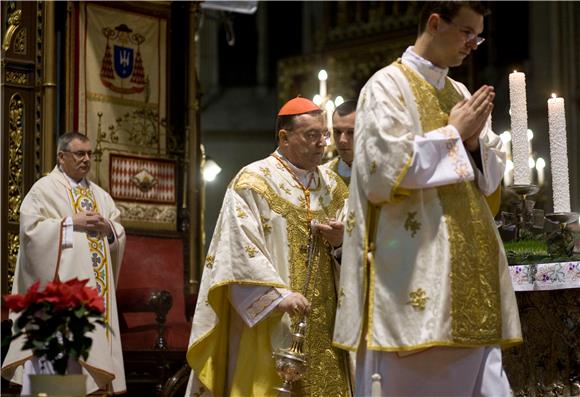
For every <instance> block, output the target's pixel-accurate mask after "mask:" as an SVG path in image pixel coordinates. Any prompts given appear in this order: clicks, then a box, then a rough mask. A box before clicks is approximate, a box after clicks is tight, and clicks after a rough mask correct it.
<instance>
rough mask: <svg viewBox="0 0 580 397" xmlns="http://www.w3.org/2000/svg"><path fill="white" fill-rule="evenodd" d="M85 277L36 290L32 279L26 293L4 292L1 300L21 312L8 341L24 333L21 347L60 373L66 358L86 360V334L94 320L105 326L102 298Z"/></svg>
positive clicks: (67, 360)
mask: <svg viewBox="0 0 580 397" xmlns="http://www.w3.org/2000/svg"><path fill="white" fill-rule="evenodd" d="M88 281H89V280H88V279H87V280H79V279H76V278H75V279H72V280H69V281H66V282H64V283H63V282H60V281H58V280H57V281H53V282H50V283H48V284H47V285H46V287H45V288H44V290H42V291H39V288H40V282H39V281H37V282H36V283H34V284H33V285H32V286H31V287H30V288H29V289H28V291H27V292H26V294H14V295H6V296H4V304H5V305H6V306H7V307H8V308H9V309H10V310H12V311H14V312H16V313H21V314H20V316H19V317H18V318H17V319H16V322H15V324H14V334H13V335H12V336H11V337H10V338H9V340H10V341H12V340H14V339H16V338H19V337H20V336H22V335H24V338H25V339H24V345H23V347H22V349H23V350H27V349H31V350H32V352H33V354H34V355H35V356H36V357H38V358H39V359H40V358H42V359H45V360H47V361H49V362H50V363H52V366H53V368H54V370H55V372H56V373H58V374H61V375H64V374H66V370H67V367H68V362H69V359H73V360H78V359H80V358H82V359H84V360H86V359H87V358H88V356H89V350H90V348H91V345H92V343H93V341H92V339H91V338H89V337H87V334H88V333H89V332H91V331H93V330H94V329H95V326H96V325H95V324H101V325H103V326H105V327H108V325H107V324H106V322H105V320H104V314H103V313H104V312H105V306H104V302H103V298H102V297H101V296H99V293H98V291H97V289H96V288H93V287H88V286H87V285H86V284H87V282H88Z"/></svg>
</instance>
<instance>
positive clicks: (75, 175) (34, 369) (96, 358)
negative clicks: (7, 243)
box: [2, 132, 126, 395]
mask: <svg viewBox="0 0 580 397" xmlns="http://www.w3.org/2000/svg"><path fill="white" fill-rule="evenodd" d="M57 151H58V152H57V160H58V165H57V166H56V167H55V168H54V169H53V170H52V172H51V173H50V174H48V175H47V176H45V177H42V178H41V179H39V180H38V181H37V182H36V183H35V184H34V185H33V186H32V188H31V189H30V191H29V192H28V194H27V195H26V197H25V198H24V200H23V201H22V205H21V207H20V250H19V252H18V259H17V263H16V269H15V274H14V285H13V288H12V292H13V293H18V294H23V293H25V292H26V290H27V289H28V287H30V286H31V285H32V284H33V283H34V282H35V281H37V280H40V282H41V288H42V287H43V286H44V285H45V284H46V283H48V282H50V281H53V280H55V279H59V280H60V281H63V282H64V281H67V280H70V279H73V278H79V279H89V283H88V285H89V286H92V287H96V288H97V289H98V291H99V294H100V295H101V296H102V297H103V300H104V303H105V321H106V322H107V323H108V324H109V326H110V327H111V329H110V330H106V329H105V327H102V326H100V325H97V326H96V329H95V331H93V332H92V333H91V334H89V335H88V336H89V337H91V338H92V340H93V343H92V347H91V349H90V352H89V357H88V359H87V360H86V361H83V360H81V361H80V362H79V363H78V364H76V363H74V364H71V365H69V368H68V373H83V374H85V375H88V376H87V378H86V379H87V392H88V393H92V392H95V391H98V390H104V391H107V392H112V393H122V392H124V391H125V390H126V386H125V371H124V367H123V354H122V350H121V335H120V331H119V323H118V318H117V304H116V299H115V285H116V282H117V277H118V275H119V269H120V266H121V261H122V258H123V252H124V249H125V230H124V229H123V226H121V224H120V223H119V217H120V212H119V210H118V209H117V208H116V207H115V203H114V202H113V199H112V198H111V196H110V195H109V194H108V193H107V192H105V191H104V190H103V189H102V188H100V187H99V186H97V185H96V184H94V183H93V182H91V181H89V180H88V179H87V175H88V173H89V171H90V168H91V155H92V151H91V142H90V141H89V139H88V138H87V137H86V136H85V135H82V134H79V133H76V132H69V133H66V134H64V135H62V136H61V137H60V138H59V140H58V145H57ZM10 317H11V318H12V319H13V320H14V319H15V318H16V317H17V314H15V313H11V314H10ZM22 344H23V338H22V337H20V338H18V339H15V340H14V341H12V343H11V345H10V348H9V350H8V353H7V356H6V359H5V360H4V363H3V364H2V376H3V377H5V378H6V379H9V380H11V381H13V382H15V383H18V384H21V385H22V394H23V395H24V394H26V395H28V394H30V383H29V378H28V375H31V374H42V373H54V370H53V369H52V367H51V365H50V363H48V362H41V361H40V360H38V359H37V358H36V357H34V356H33V355H32V352H31V351H30V350H25V351H23V350H22Z"/></svg>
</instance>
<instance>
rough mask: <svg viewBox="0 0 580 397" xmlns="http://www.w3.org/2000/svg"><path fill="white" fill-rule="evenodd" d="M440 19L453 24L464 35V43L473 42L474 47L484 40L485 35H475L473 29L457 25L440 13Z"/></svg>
mask: <svg viewBox="0 0 580 397" xmlns="http://www.w3.org/2000/svg"><path fill="white" fill-rule="evenodd" d="M441 19H443V20H444V21H445V22H447V23H448V24H449V25H453V26H455V27H456V28H457V29H458V30H459V31H460V32H461V33H462V34H463V35H464V36H465V42H466V43H470V44H475V47H476V48H477V47H479V46H480V45H481V44H482V43H483V42H484V41H485V37H481V36H478V35H476V34H475V33H474V32H473V30H471V29H470V28H468V27H467V26H463V25H459V24H457V23H455V22H453V21H452V20H451V19H449V18H448V17H446V16H443V15H441Z"/></svg>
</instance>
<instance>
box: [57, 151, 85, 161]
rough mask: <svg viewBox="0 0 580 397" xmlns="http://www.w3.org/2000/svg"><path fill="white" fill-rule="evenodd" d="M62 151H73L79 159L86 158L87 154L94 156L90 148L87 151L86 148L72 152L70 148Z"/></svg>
mask: <svg viewBox="0 0 580 397" xmlns="http://www.w3.org/2000/svg"><path fill="white" fill-rule="evenodd" d="M62 152H64V153H71V154H72V155H73V156H75V158H76V159H78V160H81V159H84V158H85V156H87V157H88V158H91V157H93V152H91V151H90V150H89V151H88V152H85V151H84V150H77V151H75V152H71V151H70V150H62Z"/></svg>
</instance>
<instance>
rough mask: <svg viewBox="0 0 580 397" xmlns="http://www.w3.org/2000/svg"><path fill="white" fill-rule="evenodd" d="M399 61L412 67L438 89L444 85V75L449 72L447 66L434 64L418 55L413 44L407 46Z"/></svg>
mask: <svg viewBox="0 0 580 397" xmlns="http://www.w3.org/2000/svg"><path fill="white" fill-rule="evenodd" d="M401 61H402V62H403V63H404V64H405V65H407V66H410V67H412V68H413V69H414V70H415V71H416V72H417V73H419V74H420V75H421V76H423V78H424V79H425V80H427V82H428V83H429V84H431V85H432V86H435V87H436V88H437V89H438V90H440V89H442V88H443V87H445V77H447V73H448V72H449V68H440V67H439V66H435V65H434V64H433V63H432V62H431V61H428V60H427V59H425V58H423V57H422V56H419V55H417V54H416V53H415V51H413V46H410V47H408V48H407V49H406V50H405V52H404V53H403V56H402V57H401Z"/></svg>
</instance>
